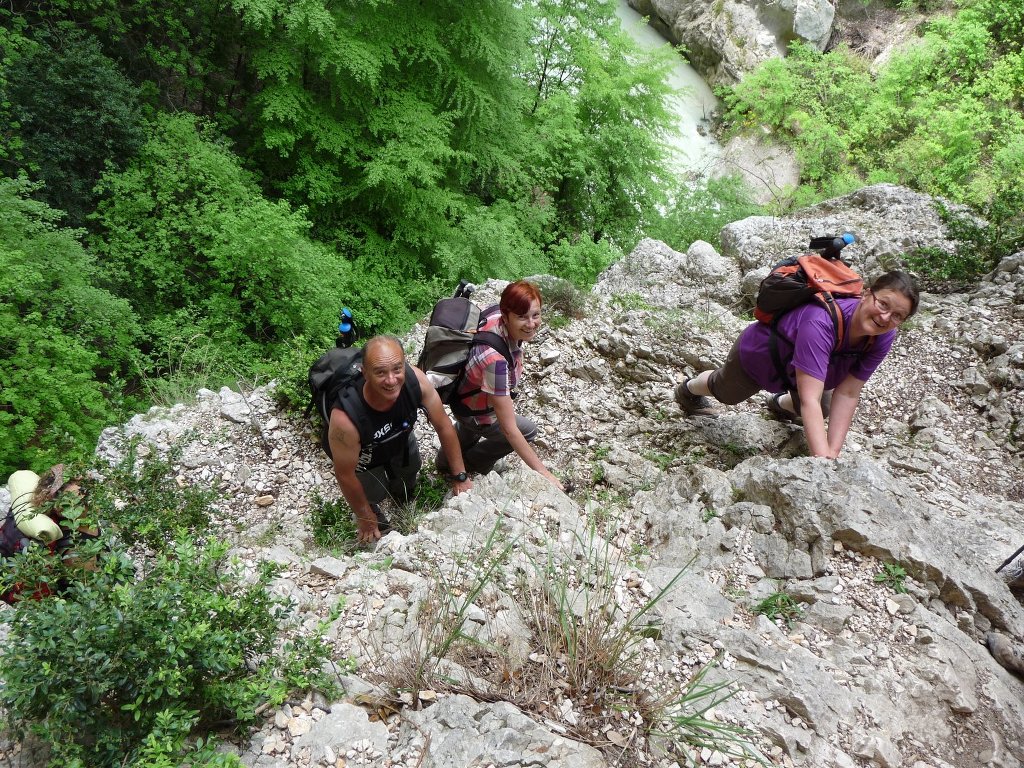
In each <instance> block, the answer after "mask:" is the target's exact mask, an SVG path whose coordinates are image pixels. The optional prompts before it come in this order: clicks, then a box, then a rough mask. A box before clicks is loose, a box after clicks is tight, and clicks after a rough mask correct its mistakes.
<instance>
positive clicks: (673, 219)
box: [648, 175, 762, 251]
mask: <svg viewBox="0 0 1024 768" xmlns="http://www.w3.org/2000/svg"><path fill="white" fill-rule="evenodd" d="M761 212H762V208H761V206H759V205H757V203H755V202H754V201H753V199H752V198H751V195H750V192H749V191H748V190H747V189H746V187H745V185H744V182H743V180H742V178H741V177H740V176H739V175H733V176H726V177H723V178H711V179H709V178H701V179H699V180H697V181H694V182H692V183H689V184H686V185H684V186H682V187H680V188H679V189H678V190H677V191H676V193H675V195H674V196H673V200H672V203H671V204H670V205H669V207H668V209H667V211H666V212H665V213H664V215H663V216H662V217H661V218H660V219H659V220H657V221H656V222H654V224H653V225H652V226H651V228H650V229H649V230H648V234H649V235H650V236H651V237H653V238H655V239H658V240H661V241H663V242H665V243H667V244H668V245H670V246H671V247H672V248H675V249H676V250H678V251H685V250H686V249H687V248H689V247H690V246H691V245H692V244H693V243H695V242H697V241H698V240H703V241H704V242H707V243H711V245H713V246H715V248H721V240H720V238H719V233H720V232H721V231H722V227H724V226H725V225H726V224H729V223H731V222H733V221H739V220H740V219H744V218H746V217H747V216H754V215H757V214H759V213H761Z"/></svg>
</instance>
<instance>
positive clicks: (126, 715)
mask: <svg viewBox="0 0 1024 768" xmlns="http://www.w3.org/2000/svg"><path fill="white" fill-rule="evenodd" d="M103 543H104V544H105V546H106V551H105V553H104V554H102V556H101V557H100V560H99V567H98V568H97V569H96V570H95V571H87V570H83V569H75V568H71V567H70V566H68V565H66V564H59V563H58V564H57V565H54V558H52V557H50V556H47V555H44V554H41V553H39V552H38V551H37V552H30V553H29V554H27V555H24V556H18V557H16V558H14V559H13V575H12V578H14V579H17V580H19V581H26V582H28V581H30V580H32V579H34V578H36V577H37V575H38V573H39V572H40V570H41V569H44V568H45V569H47V570H49V571H50V572H51V574H52V573H53V572H54V569H55V568H57V569H59V570H60V573H59V577H60V578H61V579H62V580H63V581H64V582H66V586H65V588H64V589H63V591H62V592H61V594H60V596H54V597H50V598H46V599H42V600H38V601H31V600H28V601H23V602H20V603H17V604H16V605H15V606H14V608H13V609H12V610H9V611H6V612H4V613H3V615H2V617H0V620H2V621H4V622H5V623H6V624H7V627H8V632H9V634H8V639H7V642H6V643H5V644H4V647H3V649H0V674H2V677H3V680H4V686H3V688H2V689H0V705H2V706H3V708H4V711H5V712H6V716H7V721H8V725H9V727H10V729H11V731H12V733H13V734H14V735H15V736H16V737H18V738H24V737H25V736H26V735H27V734H29V733H31V734H32V735H33V736H34V737H35V738H37V739H39V740H41V741H42V742H44V743H46V744H48V745H49V747H50V761H49V765H50V766H51V767H52V768H56V767H57V766H81V767H82V768H85V767H86V766H89V768H107V767H108V766H109V767H110V768H114V767H115V766H137V768H143V766H146V767H147V768H150V767H151V766H154V765H169V766H170V765H175V766H176V765H180V764H183V763H184V764H189V763H191V764H193V765H196V764H202V765H229V764H231V762H232V761H231V760H230V759H228V758H224V759H220V758H214V757H213V756H212V753H210V752H209V750H208V749H207V750H206V751H204V748H203V745H199V744H193V745H191V746H189V741H188V737H189V735H190V734H193V733H195V731H196V729H204V728H208V727H211V726H213V725H215V724H216V725H217V726H218V727H222V726H223V725H224V724H225V723H232V724H234V725H235V726H237V727H241V726H243V725H245V724H248V723H251V722H252V721H253V720H254V719H255V717H256V708H257V707H258V706H259V705H260V704H261V703H263V702H266V701H270V702H271V703H272V704H278V703H280V702H281V701H283V700H284V697H285V696H286V694H287V692H288V691H289V689H290V688H292V687H293V680H295V679H296V678H301V682H302V683H303V684H308V683H309V681H310V680H313V679H319V678H317V677H316V675H315V674H312V673H310V672H309V670H316V669H319V668H320V667H321V666H322V665H323V662H324V660H325V652H324V649H323V647H322V645H321V646H315V645H314V646H310V645H308V644H307V645H306V646H304V647H303V648H301V649H297V653H299V654H300V655H303V654H304V660H302V661H296V659H295V658H292V659H289V658H288V656H289V653H290V652H291V651H289V650H287V649H286V650H281V651H278V650H275V640H276V634H277V625H278V620H279V618H281V617H282V615H283V613H282V612H283V607H282V606H281V604H280V603H279V602H278V601H277V599H276V598H272V597H271V596H270V594H269V592H268V591H267V587H268V585H269V583H270V580H271V578H272V577H273V574H274V569H273V566H269V565H264V566H262V567H261V568H260V569H259V571H258V573H257V574H256V575H255V576H254V577H251V578H249V579H248V580H246V581H243V580H242V579H241V578H240V577H239V574H238V572H237V569H236V568H235V567H232V565H231V564H230V563H229V562H228V560H227V558H226V552H227V545H226V544H221V543H218V542H214V541H208V542H204V543H202V544H200V543H196V542H195V541H193V540H192V539H191V538H190V537H188V536H184V535H183V536H181V537H179V538H178V539H177V540H176V541H175V542H174V543H173V544H172V545H169V546H168V547H167V549H166V551H164V552H162V553H160V554H159V555H157V556H156V557H155V558H153V559H152V560H151V561H149V562H148V563H147V564H146V566H145V567H143V568H142V569H140V570H139V571H138V572H137V570H136V567H135V566H134V565H133V563H132V562H131V560H130V559H129V558H128V556H127V554H126V552H125V550H124V548H123V546H122V545H120V544H117V543H115V542H114V540H113V539H107V540H106V541H105V542H103ZM43 561H48V562H45V563H44V562H43ZM285 668H287V669H288V670H290V672H291V674H290V675H289V676H284V675H282V674H281V671H282V670H283V669H285ZM296 670H303V671H304V674H303V675H301V676H300V675H296V672H295V671H296ZM289 677H291V678H292V679H289ZM196 750H198V751H196ZM190 752H191V753H192V757H191V758H189V757H188V755H189V753H190ZM204 755H205V756H206V757H204ZM197 759H199V762H196V760H197Z"/></svg>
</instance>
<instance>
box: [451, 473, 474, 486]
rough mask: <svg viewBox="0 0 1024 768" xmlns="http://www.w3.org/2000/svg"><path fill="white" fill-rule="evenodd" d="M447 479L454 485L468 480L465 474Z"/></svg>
mask: <svg viewBox="0 0 1024 768" xmlns="http://www.w3.org/2000/svg"><path fill="white" fill-rule="evenodd" d="M448 479H449V480H451V481H453V482H456V483H464V482H466V481H467V480H468V479H469V475H467V474H466V473H465V472H459V474H457V475H448Z"/></svg>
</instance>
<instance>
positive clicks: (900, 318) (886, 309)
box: [868, 289, 907, 325]
mask: <svg viewBox="0 0 1024 768" xmlns="http://www.w3.org/2000/svg"><path fill="white" fill-rule="evenodd" d="M868 293H870V294H871V300H872V301H874V302H875V307H876V308H877V309H878V311H879V312H881V313H882V314H883V315H888V316H889V322H890V323H893V324H895V325H901V324H902V323H903V322H904V321H905V320H906V319H907V316H906V315H904V314H903V313H902V312H897V311H896V310H895V309H893V308H892V307H891V306H890V305H889V302H887V301H886V300H885V299H880V298H878V297H877V296H875V292H874V291H872V290H871V289H868Z"/></svg>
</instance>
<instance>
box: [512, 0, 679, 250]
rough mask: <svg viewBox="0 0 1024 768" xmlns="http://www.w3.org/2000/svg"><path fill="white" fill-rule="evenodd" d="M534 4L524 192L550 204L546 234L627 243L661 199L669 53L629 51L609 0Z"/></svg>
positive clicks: (664, 178)
mask: <svg viewBox="0 0 1024 768" xmlns="http://www.w3.org/2000/svg"><path fill="white" fill-rule="evenodd" d="M535 13H536V26H537V29H538V34H537V35H536V36H535V39H534V44H533V50H534V52H535V56H534V63H533V66H532V68H531V69H530V70H528V71H527V72H526V73H525V74H524V77H525V79H526V81H527V82H528V83H530V85H531V87H532V89H533V96H532V98H531V103H532V107H531V118H532V125H531V133H530V136H531V143H530V146H529V155H528V156H527V166H528V174H529V175H530V178H531V179H533V188H532V191H531V194H532V195H533V196H534V197H536V198H538V202H539V203H540V204H542V205H552V206H553V207H554V209H555V212H556V214H555V222H554V231H552V232H550V233H549V236H550V238H551V242H557V241H559V240H561V239H563V238H566V239H568V241H569V242H574V241H575V240H577V239H578V238H580V237H585V238H588V239H590V240H591V241H593V242H597V241H599V240H601V239H602V238H604V237H608V238H610V239H611V240H612V241H613V242H620V243H621V244H622V245H623V246H625V247H628V246H630V245H632V242H633V239H634V238H635V237H636V236H637V233H638V232H639V231H640V230H641V229H642V226H643V224H644V223H646V220H647V219H646V217H647V216H648V214H649V212H650V211H652V210H653V209H654V207H655V206H656V205H657V204H658V203H660V202H662V201H663V199H664V197H663V189H664V184H665V182H666V181H667V175H668V174H667V166H666V162H667V154H666V150H665V147H664V146H663V144H662V143H661V141H660V137H661V136H662V135H664V133H665V132H666V131H667V130H668V127H669V125H670V120H671V117H670V113H669V111H668V103H667V100H668V96H669V91H668V86H667V85H666V84H665V83H666V76H667V73H668V68H669V66H670V65H671V63H672V59H671V57H672V56H673V55H674V54H673V53H672V51H671V50H669V49H668V48H667V47H666V48H665V49H662V50H661V51H660V52H656V53H654V54H652V55H646V54H643V53H641V52H639V51H637V49H636V47H635V45H634V44H633V43H632V41H631V40H630V39H629V37H628V36H627V35H626V33H625V32H623V31H622V28H621V25H620V24H619V21H618V18H617V17H616V16H615V3H614V2H610V0H572V1H571V2H554V0H539V1H538V2H537V3H536V4H535ZM538 193H539V194H538Z"/></svg>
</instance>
